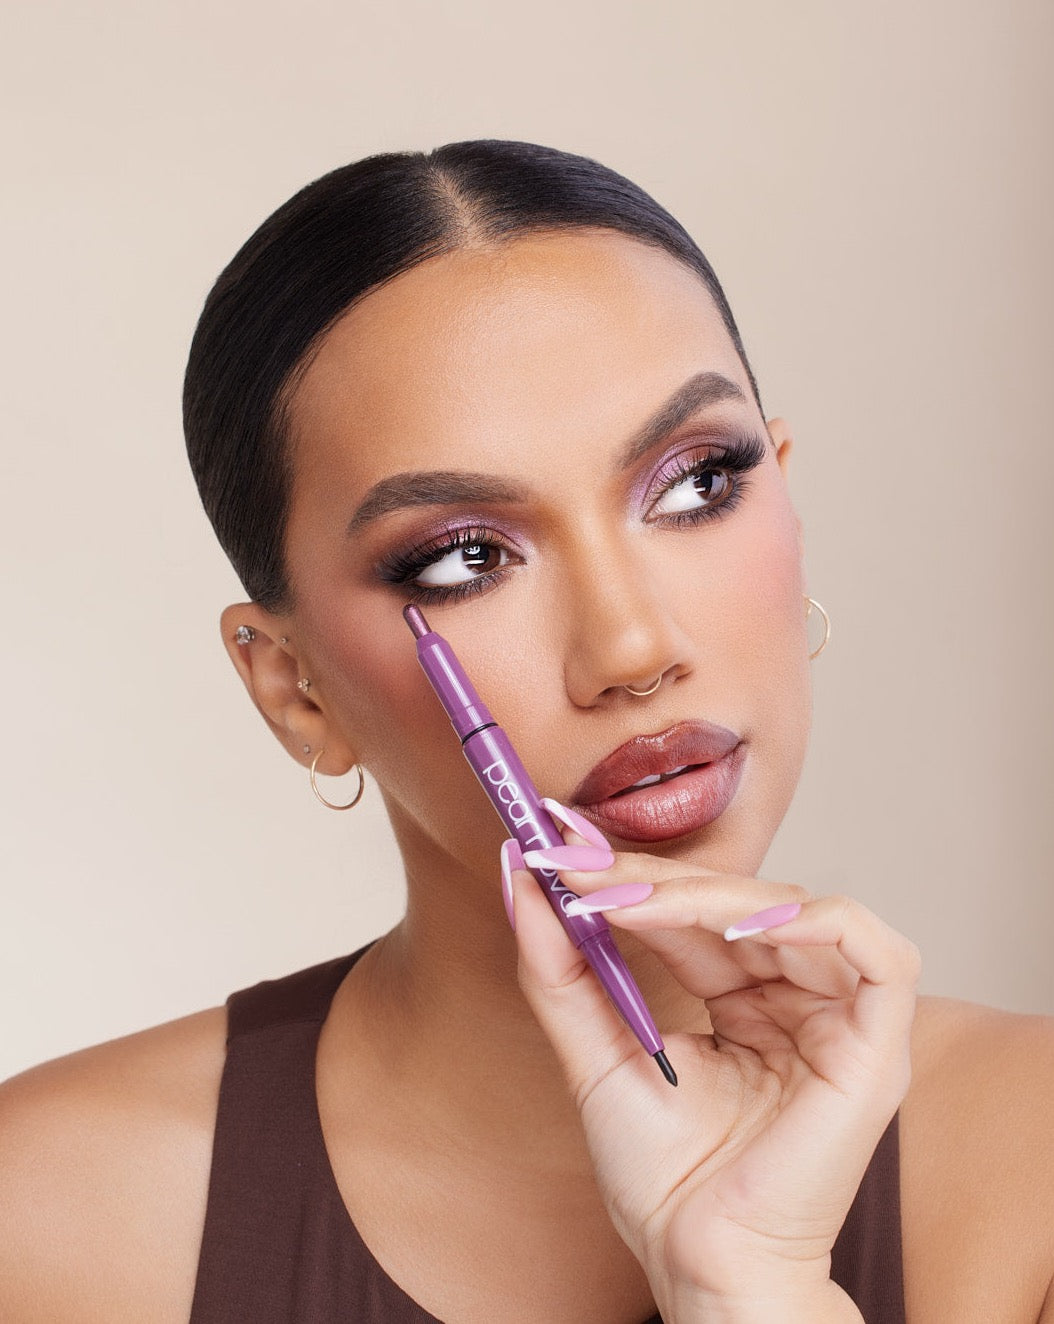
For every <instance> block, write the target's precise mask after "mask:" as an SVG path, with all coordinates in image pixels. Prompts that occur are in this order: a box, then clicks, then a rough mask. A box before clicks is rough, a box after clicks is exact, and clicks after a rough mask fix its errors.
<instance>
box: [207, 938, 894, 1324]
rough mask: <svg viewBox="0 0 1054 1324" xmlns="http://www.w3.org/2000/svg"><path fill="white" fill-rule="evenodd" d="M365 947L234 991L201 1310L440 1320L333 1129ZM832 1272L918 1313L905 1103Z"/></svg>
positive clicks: (260, 1316) (296, 1321)
mask: <svg viewBox="0 0 1054 1324" xmlns="http://www.w3.org/2000/svg"><path fill="white" fill-rule="evenodd" d="M365 950H366V948H363V949H362V951H365ZM362 951H359V952H356V953H355V954H354V955H352V956H345V957H341V958H340V959H338V960H335V961H329V962H327V963H326V964H324V965H318V966H313V967H312V968H311V969H309V970H302V971H300V972H299V973H297V974H293V975H288V976H287V977H286V978H284V979H278V980H271V981H268V982H266V983H262V984H257V985H256V987H255V988H250V989H246V990H244V991H242V992H240V993H234V994H233V995H232V996H231V997H230V998H229V999H228V1003H227V1006H228V1035H227V1061H226V1065H225V1067H224V1071H223V1080H222V1083H221V1086H220V1101H219V1111H218V1114H217V1118H216V1133H215V1139H214V1142H213V1153H212V1172H211V1175H210V1178H209V1196H208V1208H207V1211H206V1215H205V1230H204V1235H203V1238H202V1244H201V1255H200V1258H199V1261H198V1276H197V1284H196V1287H195V1291H194V1304H193V1308H192V1310H191V1317H190V1324H247V1321H250V1320H251V1321H252V1324H337V1321H341V1324H348V1322H349V1321H355V1322H356V1324H358V1322H359V1321H362V1322H364V1324H378V1322H379V1321H384V1322H385V1324H436V1317H435V1316H434V1315H431V1314H429V1312H428V1311H427V1310H425V1309H424V1308H423V1307H422V1306H419V1305H418V1304H417V1303H416V1302H415V1301H413V1300H412V1299H411V1298H410V1297H409V1296H407V1294H406V1293H405V1292H404V1291H403V1290H402V1289H401V1288H400V1287H399V1286H398V1284H397V1283H395V1282H393V1280H392V1279H391V1278H389V1277H388V1275H387V1274H386V1273H385V1271H384V1270H383V1269H382V1268H381V1266H380V1265H379V1264H378V1263H377V1261H376V1260H375V1259H374V1258H373V1256H372V1255H371V1254H370V1252H369V1249H368V1248H367V1246H366V1244H365V1243H364V1242H363V1240H362V1238H361V1237H360V1236H359V1234H358V1232H357V1230H356V1228H355V1225H354V1224H353V1223H352V1221H351V1217H350V1215H349V1214H348V1211H347V1209H346V1208H345V1207H344V1203H343V1201H342V1199H341V1196H340V1191H339V1190H338V1188H337V1182H336V1178H335V1177H334V1175H333V1169H332V1168H331V1167H330V1164H329V1157H328V1155H327V1153H326V1146H325V1142H324V1140H323V1138H322V1125H321V1122H320V1121H319V1115H318V1104H317V1101H316V1096H315V1054H316V1049H317V1047H318V1036H319V1031H320V1029H321V1027H322V1022H323V1021H324V1020H325V1017H326V1013H327V1012H328V1010H329V1005H330V1002H331V1001H332V999H333V995H334V994H335V993H336V991H337V988H338V986H339V984H340V982H341V980H342V979H343V978H344V976H345V975H346V974H347V972H348V971H349V970H350V969H351V967H352V966H353V965H354V963H355V961H356V960H357V959H358V957H359V956H361V955H362ZM831 1276H832V1277H833V1278H834V1280H835V1282H837V1283H839V1284H840V1285H841V1286H842V1287H843V1288H845V1290H846V1291H847V1292H848V1293H849V1295H850V1296H851V1297H852V1298H853V1300H854V1301H855V1302H856V1304H857V1306H858V1307H859V1308H860V1312H861V1314H862V1315H863V1316H864V1319H865V1320H866V1321H867V1324H904V1320H905V1316H904V1290H903V1281H902V1270H901V1246H900V1163H899V1147H898V1140H897V1119H896V1118H895V1117H894V1119H893V1121H892V1122H891V1123H890V1126H889V1128H888V1130H887V1131H886V1133H885V1135H884V1136H883V1137H882V1139H881V1141H880V1142H879V1145H878V1148H877V1149H876V1150H875V1154H874V1157H873V1158H872V1160H871V1164H870V1166H869V1167H868V1170H867V1172H866V1173H865V1175H864V1180H863V1182H862V1183H861V1186H860V1190H859V1192H858V1194H857V1197H856V1200H855V1202H854V1203H853V1206H852V1208H851V1209H850V1211H849V1216H848V1218H847V1219H846V1222H845V1226H844V1227H843V1228H842V1231H841V1233H840V1234H839V1237H838V1240H837V1242H836V1243H835V1247H834V1254H833V1263H832V1274H831ZM647 1324H661V1321H660V1320H659V1316H658V1315H655V1316H653V1317H652V1319H651V1320H649V1321H647Z"/></svg>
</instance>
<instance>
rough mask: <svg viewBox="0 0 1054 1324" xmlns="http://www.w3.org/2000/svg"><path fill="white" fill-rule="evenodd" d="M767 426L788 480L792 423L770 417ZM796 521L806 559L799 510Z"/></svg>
mask: <svg viewBox="0 0 1054 1324" xmlns="http://www.w3.org/2000/svg"><path fill="white" fill-rule="evenodd" d="M765 426H766V427H767V428H768V430H769V436H770V437H771V438H772V444H773V446H775V448H776V463H777V464H778V465H779V467H780V473H781V474H782V475H783V481H784V482H786V481H787V471H788V469H789V468H790V457H791V451H792V450H793V449H794V437H793V436H792V435H791V430H790V425H789V424H788V422H787V420H786V419H785V418H770V419H769V421H768V422H767V423H766V424H765ZM794 522H795V523H796V524H797V526H798V555H799V557H801V558H802V559H803V560H804V558H805V539H804V536H803V534H802V527H801V520H800V519H799V518H798V513H797V511H795V513H794Z"/></svg>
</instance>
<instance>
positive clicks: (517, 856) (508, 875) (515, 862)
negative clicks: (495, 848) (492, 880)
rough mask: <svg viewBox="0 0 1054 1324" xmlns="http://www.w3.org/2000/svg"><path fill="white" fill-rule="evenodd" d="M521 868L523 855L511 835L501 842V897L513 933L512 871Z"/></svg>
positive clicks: (514, 918)
mask: <svg viewBox="0 0 1054 1324" xmlns="http://www.w3.org/2000/svg"><path fill="white" fill-rule="evenodd" d="M522 868H523V855H522V854H521V852H520V846H519V843H518V842H517V841H516V840H515V838H513V837H509V839H508V840H507V841H503V842H502V843H501V899H502V900H503V901H504V902H505V913H506V915H508V917H509V924H510V925H511V927H512V931H513V933H515V932H516V909H515V907H514V906H513V904H512V871H513V869H522Z"/></svg>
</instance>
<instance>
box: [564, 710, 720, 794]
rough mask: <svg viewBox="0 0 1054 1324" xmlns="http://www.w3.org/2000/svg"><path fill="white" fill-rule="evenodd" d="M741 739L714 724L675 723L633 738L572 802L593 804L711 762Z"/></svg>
mask: <svg viewBox="0 0 1054 1324" xmlns="http://www.w3.org/2000/svg"><path fill="white" fill-rule="evenodd" d="M740 740H741V737H740V736H738V735H736V733H735V732H734V731H729V730H728V728H727V727H724V726H717V725H716V724H715V723H713V722H703V721H692V722H678V723H677V724H676V726H671V727H667V729H666V730H665V731H659V732H658V733H657V734H656V735H653V736H634V737H633V738H632V740H627V741H626V743H625V744H624V745H619V747H618V749H615V750H612V751H611V753H610V754H607V755H605V757H604V758H602V759H601V760H600V762H599V763H598V764H597V765H596V766H595V767H594V768H593V769H592V771H591V772H589V773H587V774H586V776H585V778H584V780H583V781H582V782H581V783H580V784H579V786H578V787H577V789H576V790H575V792H574V796H573V799H574V802H575V803H576V804H580V805H591V804H596V803H597V802H598V801H600V800H606V799H607V797H608V796H609V795H614V794H615V793H616V792H617V791H624V790H626V788H627V787H629V786H632V785H633V784H634V783H635V782H639V781H640V780H641V778H642V777H654V776H661V775H662V774H663V773H667V772H673V771H674V769H675V768H680V767H683V766H688V765H692V764H699V763H713V762H715V761H716V760H717V759H721V758H724V756H725V755H726V754H729V753H731V751H732V750H733V749H735V747H736V746H737V745H738V744H739V742H740Z"/></svg>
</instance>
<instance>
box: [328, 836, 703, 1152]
mask: <svg viewBox="0 0 1054 1324" xmlns="http://www.w3.org/2000/svg"><path fill="white" fill-rule="evenodd" d="M397 831H398V827H397ZM400 837H401V841H400V844H401V845H402V846H403V855H404V859H405V860H406V864H407V892H408V903H407V912H406V916H405V918H404V919H403V920H402V921H401V922H400V923H399V924H398V925H397V926H396V927H395V928H394V929H393V930H392V931H391V932H390V933H389V934H387V935H385V937H383V938H382V939H381V940H380V941H379V942H378V943H377V944H376V945H375V946H374V947H373V948H372V949H371V950H370V951H369V952H368V953H367V954H366V955H365V956H364V957H363V958H362V960H361V961H360V962H359V964H358V965H357V966H356V967H355V969H354V970H353V971H352V974H351V976H349V979H348V980H347V981H346V982H345V986H344V988H343V989H342V990H341V993H340V995H338V999H337V1000H336V1001H335V1003H334V1008H333V1016H332V1021H333V1024H332V1027H331V1042H332V1043H333V1044H334V1046H337V1045H338V1044H339V1043H340V1042H341V1041H343V1042H346V1043H347V1044H348V1045H349V1050H350V1046H351V1045H352V1044H355V1045H359V1046H362V1044H363V1041H364V1040H365V1041H366V1047H367V1049H368V1050H369V1051H370V1054H371V1058H372V1059H373V1060H375V1061H380V1062H383V1064H384V1065H383V1070H384V1073H385V1076H386V1078H387V1081H388V1083H389V1085H390V1087H391V1090H392V1091H393V1093H394V1095H395V1097H400V1098H405V1099H406V1100H407V1101H408V1102H409V1101H411V1100H412V1106H413V1107H414V1109H415V1110H417V1111H418V1116H419V1118H421V1114H422V1110H423V1114H424V1118H425V1119H426V1118H427V1117H428V1116H429V1115H431V1116H433V1117H434V1120H435V1122H436V1125H440V1126H441V1125H443V1123H444V1120H445V1119H450V1118H452V1117H456V1118H457V1119H458V1124H459V1126H460V1127H461V1128H462V1131H463V1133H465V1134H468V1133H474V1135H475V1137H476V1138H477V1139H478V1140H479V1142H480V1143H486V1138H487V1137H489V1138H490V1139H491V1141H492V1142H493V1143H494V1144H495V1145H501V1146H502V1147H504V1148H505V1149H506V1150H507V1149H508V1147H509V1142H510V1140H511V1139H512V1138H513V1137H515V1143H516V1152H517V1153H518V1154H519V1155H521V1156H522V1158H523V1159H524V1161H525V1162H526V1163H528V1164H533V1165H535V1166H536V1165H537V1164H538V1161H539V1157H540V1153H541V1151H544V1156H545V1168H546V1169H547V1170H549V1171H551V1170H552V1166H553V1164H554V1163H556V1164H559V1165H560V1166H561V1167H563V1168H564V1169H565V1170H567V1169H573V1170H576V1171H581V1172H585V1171H588V1169H589V1164H588V1158H587V1156H586V1153H585V1148H584V1142H583V1140H582V1135H581V1130H580V1127H579V1123H578V1118H577V1115H576V1113H575V1110H574V1106H573V1104H572V1102H571V1099H570V1097H569V1095H568V1092H567V1087H566V1084H565V1082H564V1078H563V1074H562V1071H561V1069H560V1065H559V1063H558V1061H557V1059H556V1055H555V1054H554V1052H553V1050H552V1048H551V1047H550V1045H549V1042H548V1040H547V1039H546V1037H545V1035H544V1033H543V1032H542V1030H541V1028H540V1027H539V1025H538V1023H537V1021H536V1020H535V1018H534V1015H533V1013H532V1012H531V1010H530V1008H529V1006H528V1005H527V1002H526V1000H525V999H524V997H523V994H522V993H521V992H520V989H519V986H518V983H517V979H516V965H517V959H516V942H515V938H514V936H513V934H512V932H511V931H510V929H509V926H508V923H507V921H506V919H505V913H504V908H503V907H502V904H501V898H500V896H499V895H498V887H499V883H498V880H497V877H495V878H476V877H472V876H468V875H466V873H465V871H464V869H463V867H462V866H460V865H459V864H458V863H457V862H455V861H454V860H452V859H450V858H449V857H444V856H443V855H442V853H441V852H439V851H438V850H437V849H436V847H435V845H434V843H432V842H427V843H423V846H422V849H420V850H415V849H414V847H413V844H411V843H410V842H407V841H405V840H402V837H403V834H401V833H400ZM495 854H496V852H495ZM494 871H495V875H496V874H497V871H498V866H497V861H496V860H495V866H494ZM627 936H628V935H622V934H620V935H619V936H618V941H619V944H620V946H621V948H622V950H623V953H624V955H625V956H626V959H627V963H628V964H629V965H630V968H631V970H632V971H633V974H634V977H635V978H636V979H637V981H638V983H639V985H640V987H641V991H642V993H643V994H644V996H645V998H646V1000H647V1001H648V1004H649V1006H650V1008H651V1010H652V1012H653V1014H654V1015H655V1017H656V1021H657V1023H658V1024H659V1026H660V1029H675V1028H678V1029H679V1028H686V1027H687V1026H689V1025H692V1026H693V1027H694V1028H699V1010H700V1006H699V1003H698V1001H697V1000H696V999H694V998H691V997H690V996H689V995H687V994H686V993H685V992H684V990H683V989H681V988H680V986H679V985H677V984H675V983H674V982H673V980H672V979H671V977H670V976H669V974H668V972H667V971H666V970H665V969H664V968H663V967H662V965H661V963H659V962H658V961H657V960H656V959H655V958H653V957H652V956H651V955H650V953H648V952H647V951H645V950H643V949H642V948H640V946H639V945H636V944H634V943H632V942H631V941H626V938H627ZM704 1028H705V1027H704ZM641 1051H642V1052H643V1051H644V1050H643V1049H642V1050H641ZM540 1118H544V1119H545V1122H546V1124H545V1125H544V1126H539V1119H540Z"/></svg>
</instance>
